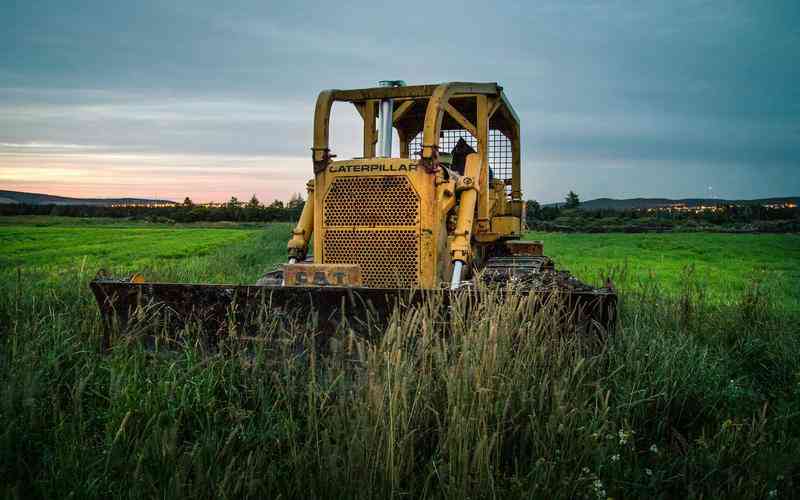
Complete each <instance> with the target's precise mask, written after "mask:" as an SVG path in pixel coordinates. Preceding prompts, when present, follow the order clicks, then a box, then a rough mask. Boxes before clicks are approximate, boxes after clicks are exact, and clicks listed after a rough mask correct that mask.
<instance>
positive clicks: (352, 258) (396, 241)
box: [323, 229, 419, 288]
mask: <svg viewBox="0 0 800 500" xmlns="http://www.w3.org/2000/svg"><path fill="white" fill-rule="evenodd" d="M323 247H324V256H325V262H326V263H329V264H359V265H360V266H361V276H362V279H363V280H364V284H365V285H367V286H368V287H370V288H395V287H398V288H412V287H417V286H418V285H419V280H418V277H417V270H418V269H419V244H418V238H417V231H416V230H415V229H397V230H391V231H368V230H367V231H353V230H341V229H327V230H326V231H325V238H324V240H323Z"/></svg>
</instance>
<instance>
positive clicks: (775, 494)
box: [767, 490, 778, 498]
mask: <svg viewBox="0 0 800 500" xmlns="http://www.w3.org/2000/svg"><path fill="white" fill-rule="evenodd" d="M777 497H778V490H769V492H768V493H767V498H777Z"/></svg>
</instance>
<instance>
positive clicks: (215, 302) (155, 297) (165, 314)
mask: <svg viewBox="0 0 800 500" xmlns="http://www.w3.org/2000/svg"><path fill="white" fill-rule="evenodd" d="M90 288H91V290H92V292H93V293H94V296H95V298H96V300H97V304H98V305H99V307H100V311H101V315H102V317H103V321H104V327H105V328H104V337H103V345H104V347H105V348H107V347H109V346H110V345H111V338H112V337H113V336H114V335H117V334H119V335H125V334H133V335H136V334H140V333H141V334H145V335H152V334H153V333H154V331H153V330H152V329H151V330H147V328H146V327H143V326H142V325H150V328H152V325H158V327H157V328H158V332H160V333H162V334H163V333H167V334H168V335H173V336H174V337H173V338H175V339H178V338H179V337H180V332H182V331H183V329H184V328H186V327H187V326H194V327H197V330H198V331H201V332H203V333H204V340H205V341H206V342H207V343H209V344H211V345H214V344H216V343H217V342H218V341H219V340H220V339H224V338H226V337H231V336H235V337H243V338H248V337H256V336H257V335H258V332H259V328H260V326H262V325H263V324H264V322H265V321H269V320H270V319H274V317H275V316H281V317H283V318H287V319H288V318H289V317H290V316H291V314H293V313H294V314H299V315H302V316H304V317H308V316H309V315H310V314H315V315H317V327H318V330H319V332H324V333H332V332H333V331H335V330H336V328H337V326H338V325H340V324H341V323H342V321H347V325H348V327H350V328H353V329H354V330H362V331H374V330H372V329H374V328H375V327H376V326H377V327H379V328H380V327H381V326H383V325H384V324H385V321H386V320H387V319H388V318H389V317H390V315H391V312H392V310H393V309H394V308H395V307H403V308H404V307H409V306H412V305H414V304H418V303H420V302H422V301H424V300H435V301H438V304H440V305H441V306H444V307H445V308H447V306H448V305H450V304H451V302H452V301H453V300H454V299H455V298H456V297H466V300H468V301H469V300H480V299H481V297H480V294H481V292H479V291H478V289H476V288H473V287H470V286H465V287H464V288H463V289H461V290H458V291H455V292H453V291H450V290H410V289H399V288H366V287H359V288H355V287H335V286H308V287H298V286H293V287H288V286H276V285H224V284H181V283H147V282H144V280H142V279H141V278H140V277H139V276H138V275H134V278H132V279H130V278H129V279H113V278H109V277H107V276H105V275H98V277H96V278H95V279H94V280H93V281H92V282H91V283H90ZM499 293H503V294H505V293H507V292H506V291H502V290H500V291H499ZM526 293H535V294H537V295H541V296H542V298H541V300H537V301H535V304H539V305H538V306H537V305H534V308H538V307H539V306H541V305H542V304H544V303H545V302H546V301H547V297H548V296H552V295H553V294H554V293H557V295H558V297H557V298H558V302H559V304H560V305H559V310H560V311H561V312H560V314H563V315H564V316H565V320H567V319H568V320H569V321H572V322H574V323H575V324H576V325H582V326H580V328H582V329H583V330H592V331H595V332H597V333H600V334H602V335H605V334H607V333H608V332H610V331H611V330H612V329H613V326H614V323H615V317H616V294H615V293H614V292H613V290H607V289H600V290H598V289H594V290H590V291H586V290H580V291H574V290H573V291H558V292H555V291H554V290H542V291H535V292H531V291H528V292H526ZM535 312H536V311H535V310H534V311H531V313H532V314H534V313H535Z"/></svg>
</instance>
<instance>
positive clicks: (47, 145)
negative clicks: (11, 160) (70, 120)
mask: <svg viewBox="0 0 800 500" xmlns="http://www.w3.org/2000/svg"><path fill="white" fill-rule="evenodd" d="M104 147H105V146H95V145H91V144H59V143H54V142H36V141H34V142H0V148H9V149H33V150H36V149H67V150H69V149H76V150H87V149H103V148H104Z"/></svg>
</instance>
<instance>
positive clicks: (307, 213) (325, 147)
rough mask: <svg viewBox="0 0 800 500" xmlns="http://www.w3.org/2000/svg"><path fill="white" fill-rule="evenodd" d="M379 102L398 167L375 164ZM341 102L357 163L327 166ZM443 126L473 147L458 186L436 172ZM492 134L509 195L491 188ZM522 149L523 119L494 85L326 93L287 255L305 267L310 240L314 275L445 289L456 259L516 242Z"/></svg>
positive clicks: (498, 184)
mask: <svg viewBox="0 0 800 500" xmlns="http://www.w3.org/2000/svg"><path fill="white" fill-rule="evenodd" d="M382 99H394V100H395V104H396V107H395V110H394V112H393V116H392V122H393V125H394V128H395V129H396V130H397V133H398V136H399V139H400V158H375V144H376V140H377V131H376V129H375V120H376V118H377V108H378V103H379V102H380V100H382ZM337 101H344V102H350V103H352V104H353V105H355V107H356V109H357V110H358V112H359V114H360V115H361V118H362V120H363V129H362V136H363V155H364V158H363V159H361V158H359V159H353V160H341V161H334V159H333V158H334V157H335V155H333V154H331V151H330V149H329V142H328V141H329V136H330V131H329V127H330V112H331V108H332V105H333V103H334V102H337ZM443 123H446V124H447V128H448V129H451V128H453V127H456V128H458V127H461V128H463V130H465V132H467V133H469V134H470V135H472V136H473V137H474V138H475V140H476V141H475V142H476V145H477V154H472V155H469V156H468V158H467V164H466V166H465V171H464V175H463V176H459V175H456V173H454V172H452V171H450V170H448V169H447V168H446V166H444V165H441V164H440V163H439V150H438V148H439V139H440V133H441V131H442V125H443ZM490 129H493V130H499V131H501V132H502V133H503V134H504V135H505V136H506V137H507V138H508V139H509V141H510V142H511V152H512V161H511V179H510V180H508V181H507V182H508V185H509V186H510V193H509V192H507V191H506V189H507V187H506V184H505V183H504V182H503V181H499V180H496V181H494V182H490V180H489V131H490ZM420 132H421V133H422V144H421V146H422V150H421V152H419V153H420V158H419V159H413V158H410V156H412V155H413V154H416V153H418V152H417V151H409V143H410V142H411V140H412V139H414V137H415V136H416V135H417V134H418V133H420ZM519 142H520V129H519V119H518V117H517V115H516V113H515V112H514V110H513V108H512V107H511V105H510V103H509V102H508V100H507V98H506V97H505V95H504V94H503V89H502V87H500V86H499V85H497V84H496V83H466V82H451V83H443V84H438V85H416V86H407V87H377V88H370V89H355V90H326V91H323V92H321V93H320V94H319V97H318V99H317V105H316V108H315V114H314V143H313V147H312V152H313V162H314V172H315V179H314V183H313V185H311V186H310V190H309V197H308V202H307V204H306V207H305V208H304V210H303V213H302V215H301V217H300V221H299V222H298V224H297V227H296V228H295V230H294V232H293V236H292V240H291V241H290V243H289V251H290V255H292V256H295V257H296V258H300V257H304V256H305V253H306V251H307V248H308V244H309V242H310V239H311V238H312V237H313V238H314V249H315V252H314V253H315V255H314V263H315V265H335V266H340V265H345V264H351V265H357V266H359V269H360V271H361V273H362V283H363V285H364V286H368V287H395V286H398V287H404V288H408V287H421V288H436V287H439V286H440V285H441V284H442V283H446V282H447V281H448V280H449V275H450V273H451V268H452V261H453V259H456V260H461V261H463V262H465V263H466V264H469V263H470V262H471V260H472V259H474V258H478V257H480V256H481V255H485V254H486V252H485V251H483V250H480V251H478V250H479V248H478V247H480V246H485V247H489V246H492V245H497V244H502V241H505V240H509V239H518V238H519V237H520V231H521V224H520V221H521V216H522V212H523V208H522V193H521V190H520V186H521V179H520V165H521V161H520V145H519ZM448 223H449V224H448ZM476 245H477V247H476ZM476 252H477V253H476Z"/></svg>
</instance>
